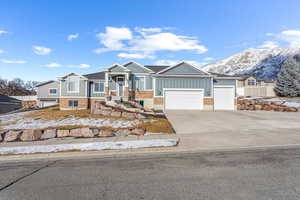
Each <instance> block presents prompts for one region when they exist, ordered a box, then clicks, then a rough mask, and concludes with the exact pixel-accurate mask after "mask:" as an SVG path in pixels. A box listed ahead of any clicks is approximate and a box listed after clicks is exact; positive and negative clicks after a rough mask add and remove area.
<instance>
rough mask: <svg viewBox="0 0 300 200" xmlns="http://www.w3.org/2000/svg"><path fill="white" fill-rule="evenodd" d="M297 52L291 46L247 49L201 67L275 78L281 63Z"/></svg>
mask: <svg viewBox="0 0 300 200" xmlns="http://www.w3.org/2000/svg"><path fill="white" fill-rule="evenodd" d="M298 53H299V49H291V48H275V49H271V50H267V49H247V50H245V51H243V52H241V53H238V54H235V55H233V56H230V57H228V58H226V59H224V60H221V61H219V62H216V63H213V64H209V65H206V66H204V67H203V68H202V69H203V70H205V71H208V72H215V73H221V74H228V75H254V76H256V77H258V78H263V79H276V77H277V74H278V72H279V71H280V68H281V65H282V63H283V62H284V61H285V60H286V59H287V58H288V57H290V56H294V55H295V54H298Z"/></svg>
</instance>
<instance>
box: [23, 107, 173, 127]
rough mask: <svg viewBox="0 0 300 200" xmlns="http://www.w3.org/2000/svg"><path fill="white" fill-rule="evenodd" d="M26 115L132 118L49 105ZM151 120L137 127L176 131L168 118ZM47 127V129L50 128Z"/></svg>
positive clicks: (64, 117)
mask: <svg viewBox="0 0 300 200" xmlns="http://www.w3.org/2000/svg"><path fill="white" fill-rule="evenodd" d="M24 117H27V118H33V119H39V120H43V121H48V120H62V119H66V118H68V117H78V118H98V119H106V118H109V119H123V120H130V119H126V118H122V117H107V116H102V115H95V114H91V110H59V107H58V106H55V107H49V108H45V109H41V110H38V111H35V112H32V113H29V114H27V115H25V116H24ZM147 119H151V122H141V123H140V124H138V125H137V126H136V127H138V128H145V129H146V131H147V132H152V133H174V130H173V128H172V125H171V124H170V123H169V121H168V120H167V119H166V118H156V117H150V118H147ZM81 127H83V126H76V125H74V126H64V127H49V128H61V129H64V128H65V129H71V128H81ZM49 128H47V129H49ZM103 129H112V128H111V127H103Z"/></svg>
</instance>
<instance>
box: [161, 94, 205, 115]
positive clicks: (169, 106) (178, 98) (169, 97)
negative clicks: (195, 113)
mask: <svg viewBox="0 0 300 200" xmlns="http://www.w3.org/2000/svg"><path fill="white" fill-rule="evenodd" d="M165 109H166V110H202V109H203V90H201V89H197V90H182V89H177V90H172V89H170V90H165Z"/></svg>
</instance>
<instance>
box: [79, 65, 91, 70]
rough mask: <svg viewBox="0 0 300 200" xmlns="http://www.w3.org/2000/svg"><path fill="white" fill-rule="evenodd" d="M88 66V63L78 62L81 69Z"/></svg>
mask: <svg viewBox="0 0 300 200" xmlns="http://www.w3.org/2000/svg"><path fill="white" fill-rule="evenodd" d="M89 67H90V65H88V64H79V68H81V69H85V68H89Z"/></svg>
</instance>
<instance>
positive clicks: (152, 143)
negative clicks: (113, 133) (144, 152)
mask: <svg viewBox="0 0 300 200" xmlns="http://www.w3.org/2000/svg"><path fill="white" fill-rule="evenodd" d="M177 143H178V140H177V139H153V140H134V141H120V142H93V143H79V144H57V145H34V146H18V147H0V155H5V154H30V153H50V152H59V151H71V150H78V151H97V150H123V149H138V148H147V147H171V146H176V145H177Z"/></svg>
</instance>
